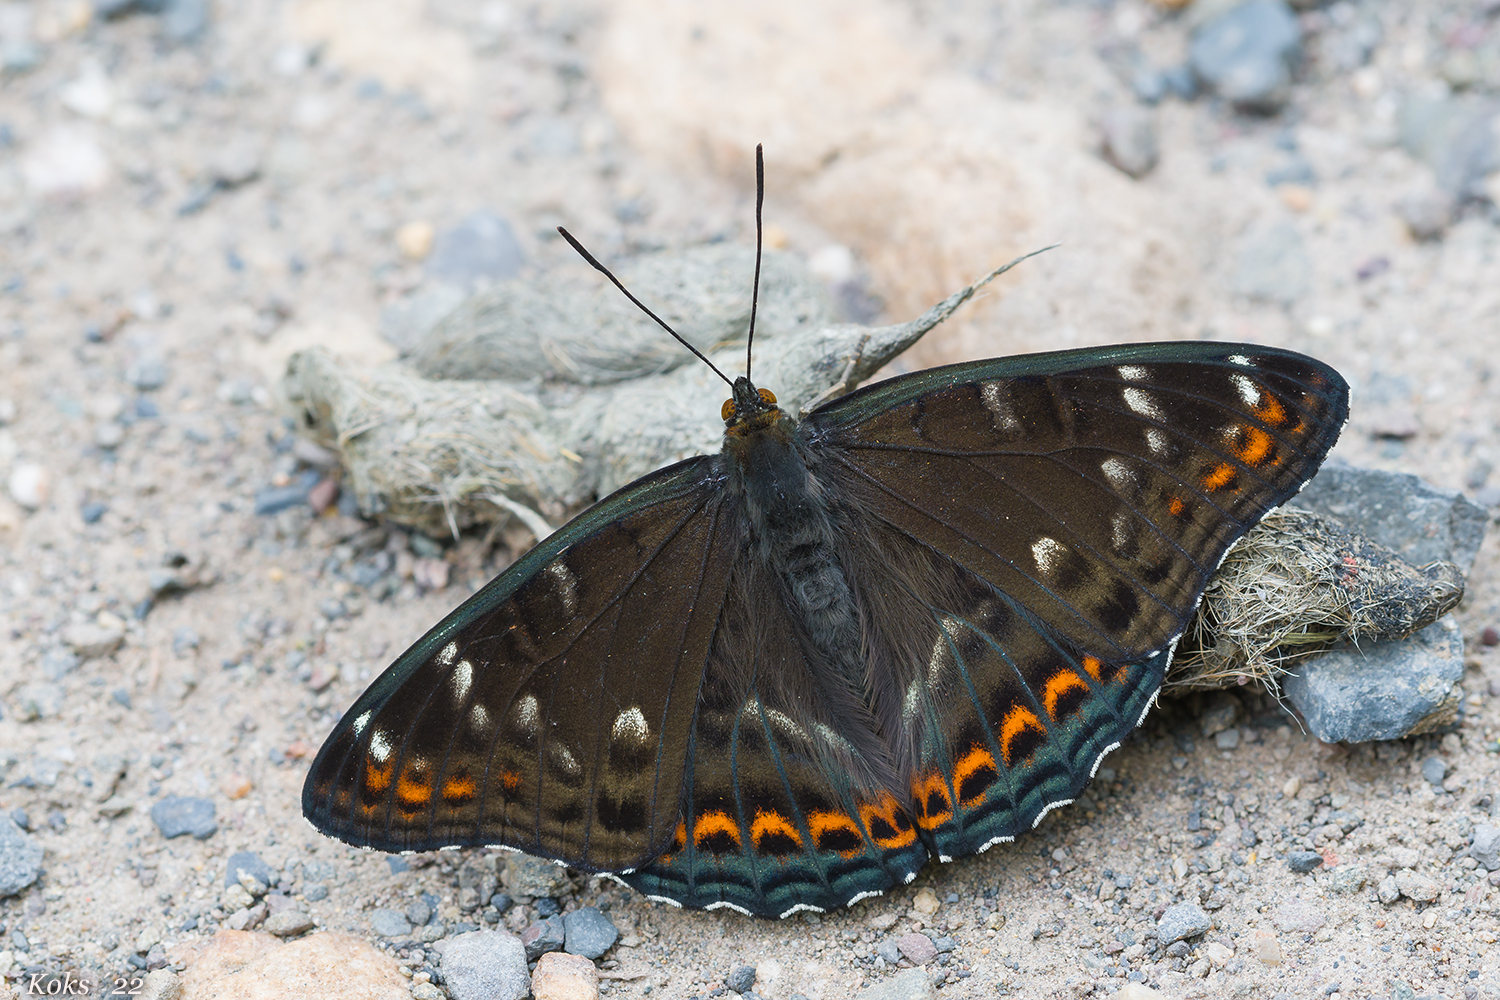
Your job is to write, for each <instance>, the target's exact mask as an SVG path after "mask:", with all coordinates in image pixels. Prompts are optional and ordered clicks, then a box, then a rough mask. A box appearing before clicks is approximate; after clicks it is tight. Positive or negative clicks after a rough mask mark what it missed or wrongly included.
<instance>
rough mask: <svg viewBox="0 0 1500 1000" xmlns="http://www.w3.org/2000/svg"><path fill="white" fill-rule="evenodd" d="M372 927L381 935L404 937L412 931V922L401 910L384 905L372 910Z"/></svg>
mask: <svg viewBox="0 0 1500 1000" xmlns="http://www.w3.org/2000/svg"><path fill="white" fill-rule="evenodd" d="M370 929H371V930H372V931H374V932H375V933H376V934H379V935H380V936H381V937H385V938H402V937H406V936H407V935H408V934H410V933H411V924H409V923H407V921H406V917H405V916H403V915H402V913H401V911H400V910H392V909H390V908H389V907H384V906H382V907H380V908H379V909H376V910H371V911H370Z"/></svg>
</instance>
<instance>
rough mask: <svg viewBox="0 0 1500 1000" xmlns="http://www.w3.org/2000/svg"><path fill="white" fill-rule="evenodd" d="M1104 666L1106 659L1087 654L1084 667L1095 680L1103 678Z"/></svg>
mask: <svg viewBox="0 0 1500 1000" xmlns="http://www.w3.org/2000/svg"><path fill="white" fill-rule="evenodd" d="M1103 668H1104V661H1103V660H1101V659H1099V657H1097V656H1087V655H1085V656H1084V658H1083V669H1085V670H1087V671H1088V672H1089V676H1090V677H1092V678H1093V679H1094V680H1096V681H1097V680H1100V679H1101V675H1100V671H1101V670H1103Z"/></svg>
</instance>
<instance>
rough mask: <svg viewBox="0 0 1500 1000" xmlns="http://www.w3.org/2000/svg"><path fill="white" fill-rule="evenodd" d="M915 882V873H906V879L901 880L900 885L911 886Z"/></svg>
mask: <svg viewBox="0 0 1500 1000" xmlns="http://www.w3.org/2000/svg"><path fill="white" fill-rule="evenodd" d="M916 880H917V873H916V872H907V873H906V877H905V878H903V879H902V880H901V884H902V885H911V884H912V883H913V882H915V881H916Z"/></svg>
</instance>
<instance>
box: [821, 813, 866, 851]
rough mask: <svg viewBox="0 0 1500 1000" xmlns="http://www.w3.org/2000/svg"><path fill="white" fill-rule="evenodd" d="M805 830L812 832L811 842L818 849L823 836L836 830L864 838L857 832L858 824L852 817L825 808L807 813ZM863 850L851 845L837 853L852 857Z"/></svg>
mask: <svg viewBox="0 0 1500 1000" xmlns="http://www.w3.org/2000/svg"><path fill="white" fill-rule="evenodd" d="M807 830H808V832H809V833H811V834H812V838H813V843H815V844H818V845H819V847H820V849H821V847H822V840H823V838H824V837H825V836H826V835H828V834H830V833H833V832H835V831H838V830H843V831H846V832H848V833H852V834H854V836H855V837H856V838H857V839H858V840H860V841H863V840H864V839H865V837H864V834H862V833H860V832H859V824H858V823H856V822H854V820H853V819H852V818H850V817H849V816H848V815H846V814H845V813H841V812H832V811H830V810H827V809H814V810H813V811H812V812H810V813H808V814H807ZM863 852H864V848H863V847H851V848H850V849H848V850H847V851H839V852H838V854H839V856H840V857H844V858H854V857H858V856H859V855H860V854H861V853H863Z"/></svg>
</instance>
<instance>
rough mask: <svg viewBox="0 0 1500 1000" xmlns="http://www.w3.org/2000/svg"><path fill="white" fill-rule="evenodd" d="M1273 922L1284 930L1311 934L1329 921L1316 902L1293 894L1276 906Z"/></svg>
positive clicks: (1272, 916)
mask: <svg viewBox="0 0 1500 1000" xmlns="http://www.w3.org/2000/svg"><path fill="white" fill-rule="evenodd" d="M1271 922H1272V923H1273V924H1275V925H1276V927H1277V929H1279V930H1282V931H1291V932H1295V933H1298V934H1311V933H1313V932H1314V931H1316V930H1318V929H1319V928H1321V927H1322V926H1323V925H1324V924H1326V923H1328V917H1327V915H1326V914H1324V913H1323V911H1322V910H1321V909H1320V908H1319V907H1318V906H1317V905H1316V904H1314V903H1311V902H1308V901H1307V900H1305V899H1302V898H1301V897H1299V896H1292V897H1290V898H1288V899H1284V900H1282V901H1281V903H1280V904H1279V905H1278V906H1277V907H1276V911H1275V912H1274V913H1273V914H1272V915H1271Z"/></svg>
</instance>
